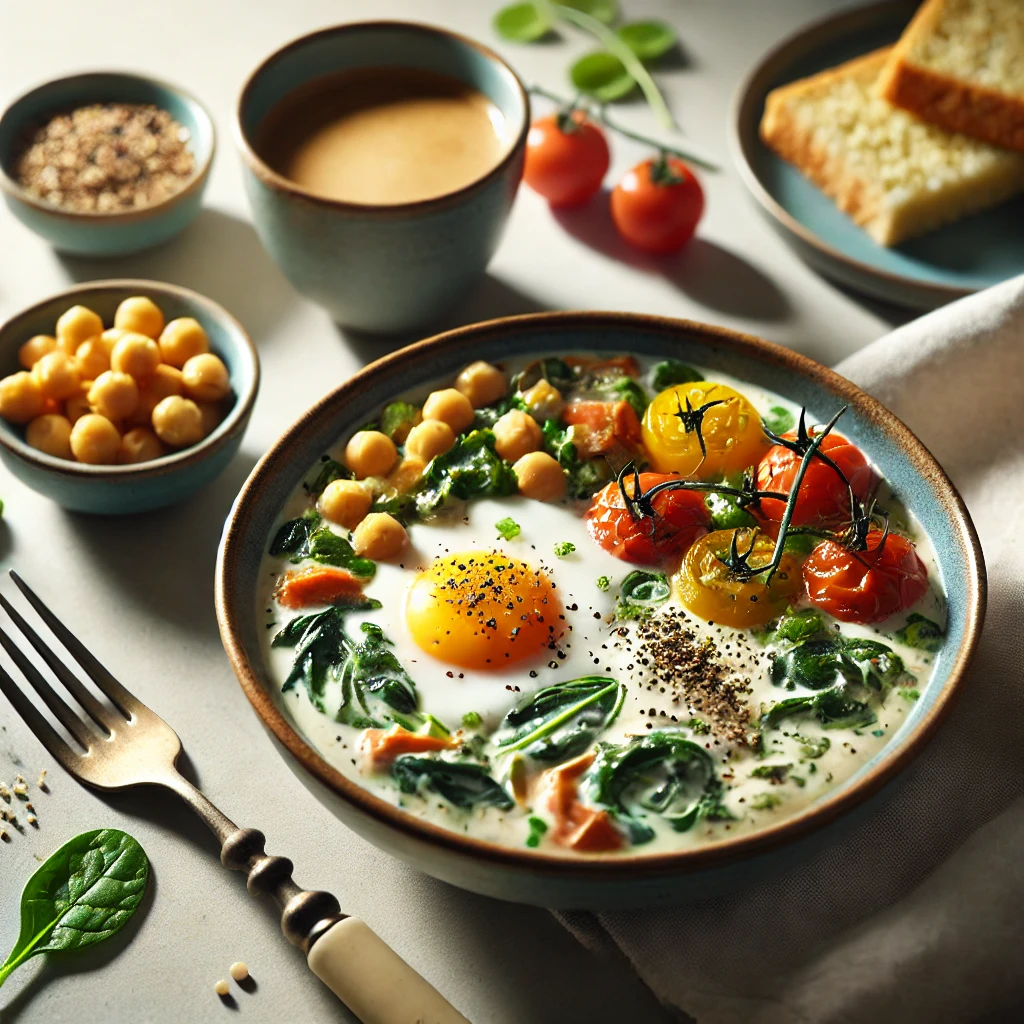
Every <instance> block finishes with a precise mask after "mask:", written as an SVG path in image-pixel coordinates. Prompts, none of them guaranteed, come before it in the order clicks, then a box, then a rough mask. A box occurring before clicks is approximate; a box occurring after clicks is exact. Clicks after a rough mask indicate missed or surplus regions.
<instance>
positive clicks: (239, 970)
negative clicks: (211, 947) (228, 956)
mask: <svg viewBox="0 0 1024 1024" xmlns="http://www.w3.org/2000/svg"><path fill="white" fill-rule="evenodd" d="M228 972H229V973H230V974H231V977H232V978H234V979H235V981H245V979H246V978H248V977H249V968H248V967H247V966H246V965H245V964H244V963H243V962H242V961H241V960H237V961H236V962H235V963H233V964H232V965H231V966H230V967H229V968H228Z"/></svg>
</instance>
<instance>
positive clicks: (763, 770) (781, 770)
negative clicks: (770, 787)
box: [750, 764, 793, 784]
mask: <svg viewBox="0 0 1024 1024" xmlns="http://www.w3.org/2000/svg"><path fill="white" fill-rule="evenodd" d="M792 770H793V766H792V765H791V764H759V765H758V766H757V767H756V768H754V769H753V771H751V773H750V777H751V778H752V779H768V781H769V782H775V783H779V784H781V783H783V782H785V781H786V779H787V778H789V773H790V772H791V771H792Z"/></svg>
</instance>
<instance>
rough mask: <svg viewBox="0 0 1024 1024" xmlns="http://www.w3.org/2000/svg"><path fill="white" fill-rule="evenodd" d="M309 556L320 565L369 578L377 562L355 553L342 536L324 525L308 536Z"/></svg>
mask: <svg viewBox="0 0 1024 1024" xmlns="http://www.w3.org/2000/svg"><path fill="white" fill-rule="evenodd" d="M309 557H310V558H312V559H313V561H314V562H320V564H321V565H334V566H337V567H338V568H339V569H348V570H349V572H351V573H352V574H353V575H355V576H363V577H366V578H369V577H370V576H372V575H373V574H374V573H375V572H376V571H377V563H376V562H374V561H373V559H372V558H363V557H362V556H360V555H357V554H356V553H355V552H354V551H353V550H352V545H351V544H350V543H349V542H348V541H347V540H345V538H344V537H340V536H338V534H336V533H335V532H334V531H333V530H331V529H330V528H329V527H326V526H325V527H324V528H323V529H321V530H317V531H316V532H315V533H313V534H312V535H311V536H310V538H309Z"/></svg>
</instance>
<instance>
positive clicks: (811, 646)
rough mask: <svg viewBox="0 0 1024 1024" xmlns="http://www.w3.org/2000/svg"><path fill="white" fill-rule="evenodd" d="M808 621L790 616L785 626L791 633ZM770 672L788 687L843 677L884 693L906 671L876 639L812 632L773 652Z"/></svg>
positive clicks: (814, 686)
mask: <svg viewBox="0 0 1024 1024" xmlns="http://www.w3.org/2000/svg"><path fill="white" fill-rule="evenodd" d="M811 621H812V620H810V619H804V620H802V621H801V620H799V619H798V618H797V617H796V616H793V617H792V618H790V620H789V625H788V626H786V627H785V628H788V629H790V630H792V632H794V633H796V632H797V631H799V630H809V629H810V626H811ZM783 622H784V623H785V620H783ZM776 636H778V633H776ZM770 675H771V680H772V682H773V683H774V684H775V685H776V686H785V687H786V689H787V690H793V689H795V688H796V687H797V686H805V687H807V689H809V690H823V689H825V687H828V686H832V685H833V684H835V683H836V682H837V681H838V680H840V679H843V680H845V681H846V682H848V683H854V684H860V685H862V686H866V687H868V688H869V689H871V690H874V691H875V692H876V693H880V694H882V695H883V696H884V695H885V694H886V693H888V692H889V690H890V689H891V688H892V686H893V685H894V684H895V683H896V682H897V681H898V680H899V679H901V678H903V677H905V676H906V675H907V672H906V668H905V667H904V664H903V659H902V658H901V657H900V656H899V655H898V654H896V653H895V652H894V651H893V650H892V648H891V647H888V646H887V645H886V644H883V643H880V642H879V641H877V640H865V639H862V638H861V637H846V636H843V635H842V634H840V633H831V634H826V635H822V634H821V633H820V632H815V633H813V634H812V635H811V638H810V639H804V640H798V641H797V642H796V643H794V644H792V646H789V647H788V648H787V649H785V650H781V651H778V652H776V653H775V655H774V657H773V658H772V664H771V671H770Z"/></svg>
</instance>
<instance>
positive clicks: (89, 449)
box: [71, 412, 121, 466]
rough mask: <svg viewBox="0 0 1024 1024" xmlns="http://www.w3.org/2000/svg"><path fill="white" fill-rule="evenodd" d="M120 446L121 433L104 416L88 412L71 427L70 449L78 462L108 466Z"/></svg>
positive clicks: (115, 456)
mask: <svg viewBox="0 0 1024 1024" xmlns="http://www.w3.org/2000/svg"><path fill="white" fill-rule="evenodd" d="M120 448H121V435H120V434H119V433H118V432H117V427H115V426H114V424H113V423H111V422H110V420H108V419H107V417H106V416H99V415H97V414H96V413H93V412H90V413H87V414H86V415H85V416H83V417H81V419H79V420H78V421H77V422H76V423H75V425H74V426H73V427H72V428H71V451H72V453H73V454H74V456H75V458H76V459H78V461H79V462H88V463H90V464H91V465H94V466H109V465H110V464H111V463H112V462H114V460H115V459H116V458H117V453H118V451H119V450H120Z"/></svg>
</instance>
